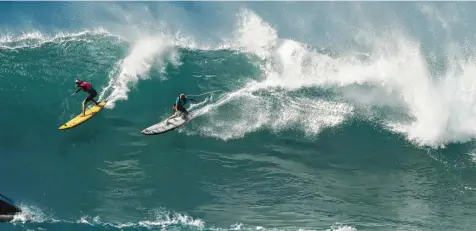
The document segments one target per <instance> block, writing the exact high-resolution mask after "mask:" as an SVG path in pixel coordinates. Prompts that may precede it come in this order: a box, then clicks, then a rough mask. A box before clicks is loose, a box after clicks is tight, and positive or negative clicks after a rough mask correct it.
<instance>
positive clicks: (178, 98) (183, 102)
mask: <svg viewBox="0 0 476 231" xmlns="http://www.w3.org/2000/svg"><path fill="white" fill-rule="evenodd" d="M185 104H187V97H185V99H184V100H183V101H182V100H180V96H179V97H177V100H175V105H177V107H183V106H184V105H185Z"/></svg>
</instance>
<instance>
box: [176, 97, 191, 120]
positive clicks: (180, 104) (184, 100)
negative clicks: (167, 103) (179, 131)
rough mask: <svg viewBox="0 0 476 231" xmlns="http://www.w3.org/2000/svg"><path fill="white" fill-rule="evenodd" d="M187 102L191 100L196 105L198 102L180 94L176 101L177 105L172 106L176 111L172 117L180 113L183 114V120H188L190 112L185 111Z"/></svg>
mask: <svg viewBox="0 0 476 231" xmlns="http://www.w3.org/2000/svg"><path fill="white" fill-rule="evenodd" d="M187 100H190V101H192V102H194V103H196V102H197V101H195V100H194V99H189V98H187V97H185V95H184V94H180V96H179V97H177V100H175V103H174V105H173V106H172V109H173V110H174V114H173V115H172V116H175V115H177V113H178V112H179V111H180V112H182V113H183V116H182V118H183V119H186V118H187V116H188V111H187V109H185V107H184V106H185V104H187Z"/></svg>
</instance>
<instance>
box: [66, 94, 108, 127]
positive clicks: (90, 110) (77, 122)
mask: <svg viewBox="0 0 476 231" xmlns="http://www.w3.org/2000/svg"><path fill="white" fill-rule="evenodd" d="M106 103H107V100H105V101H101V102H99V105H94V106H92V107H90V108H87V109H86V112H85V114H86V115H85V116H83V113H82V112H80V113H79V115H77V116H76V117H74V118H72V119H71V120H70V121H68V122H66V123H65V124H63V125H61V127H59V130H66V129H70V128H74V127H76V126H78V125H80V124H82V123H84V122H86V121H87V120H89V119H91V118H92V117H93V116H94V115H96V114H97V113H99V112H100V111H101V110H102V109H103V108H104V105H106Z"/></svg>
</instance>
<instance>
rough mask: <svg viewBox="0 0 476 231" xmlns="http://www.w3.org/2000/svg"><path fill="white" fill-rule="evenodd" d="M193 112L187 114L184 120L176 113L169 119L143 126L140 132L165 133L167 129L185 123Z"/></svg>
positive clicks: (150, 133) (146, 133) (170, 129)
mask: <svg viewBox="0 0 476 231" xmlns="http://www.w3.org/2000/svg"><path fill="white" fill-rule="evenodd" d="M194 115H195V113H193V112H191V113H189V114H188V118H187V119H186V120H185V119H183V118H182V115H181V114H180V115H177V116H174V117H172V118H170V119H168V120H167V119H166V120H164V121H162V122H159V123H156V124H154V125H152V126H149V127H147V128H145V129H144V130H142V131H141V133H142V134H144V135H158V134H162V133H166V132H169V131H172V130H174V129H176V128H178V127H180V126H182V125H184V124H186V123H187V122H188V121H190V120H191V119H193V117H194Z"/></svg>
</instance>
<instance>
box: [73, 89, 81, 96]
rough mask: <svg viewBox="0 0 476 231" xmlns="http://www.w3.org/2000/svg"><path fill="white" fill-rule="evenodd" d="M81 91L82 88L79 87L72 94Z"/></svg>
mask: <svg viewBox="0 0 476 231" xmlns="http://www.w3.org/2000/svg"><path fill="white" fill-rule="evenodd" d="M79 91H81V88H78V89H77V90H76V91H75V92H73V94H72V95H74V94H76V93H78V92H79Z"/></svg>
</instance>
